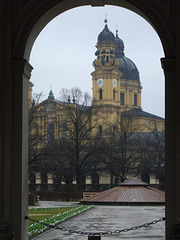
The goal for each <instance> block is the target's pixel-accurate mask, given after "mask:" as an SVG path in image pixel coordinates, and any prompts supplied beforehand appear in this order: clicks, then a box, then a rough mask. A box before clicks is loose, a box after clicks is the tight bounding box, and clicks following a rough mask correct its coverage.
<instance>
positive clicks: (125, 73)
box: [115, 30, 142, 111]
mask: <svg viewBox="0 0 180 240" xmlns="http://www.w3.org/2000/svg"><path fill="white" fill-rule="evenodd" d="M115 44H116V51H115V59H116V60H118V61H119V62H120V64H119V67H118V69H119V70H120V72H121V73H122V76H121V83H120V88H121V92H120V102H121V111H129V110H131V109H141V89H142V87H141V82H140V77H139V71H138V69H137V67H136V65H135V64H134V62H133V61H132V60H131V59H129V58H127V57H125V54H124V42H123V41H122V40H121V39H120V38H119V36H118V31H117V30H116V37H115ZM141 110H142V109H141Z"/></svg>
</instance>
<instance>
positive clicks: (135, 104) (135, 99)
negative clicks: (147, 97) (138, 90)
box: [134, 94, 137, 106]
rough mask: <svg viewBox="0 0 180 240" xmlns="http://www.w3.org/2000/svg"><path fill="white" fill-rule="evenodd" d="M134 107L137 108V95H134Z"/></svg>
mask: <svg viewBox="0 0 180 240" xmlns="http://www.w3.org/2000/svg"><path fill="white" fill-rule="evenodd" d="M134 106H137V94H134Z"/></svg>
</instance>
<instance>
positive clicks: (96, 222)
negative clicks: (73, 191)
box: [33, 202, 165, 240]
mask: <svg viewBox="0 0 180 240" xmlns="http://www.w3.org/2000/svg"><path fill="white" fill-rule="evenodd" d="M72 204H75V203H67V202H40V205H41V206H40V207H42V206H45V207H49V206H65V205H72ZM164 215H165V207H163V206H160V207H159V206H156V207H150V206H143V207H140V206H134V207H131V206H94V208H92V209H90V210H88V211H87V212H85V213H82V214H80V215H78V216H76V217H74V218H72V219H69V220H67V221H66V222H64V223H62V224H60V225H59V226H60V227H65V228H67V229H72V230H80V231H88V232H99V231H114V230H120V229H124V228H129V227H133V226H137V225H141V224H144V223H148V222H152V221H153V220H158V219H160V218H162V217H164ZM35 239H36V240H60V239H63V240H87V239H88V236H87V235H79V234H74V233H73V234H72V233H69V232H62V231H59V230H49V231H47V232H45V233H43V234H41V235H39V236H38V237H35V238H34V239H33V240H35ZM108 239H110V240H117V239H118V240H119V239H128V240H135V239H137V240H138V239H141V240H152V239H154V240H164V239H165V222H164V221H163V222H159V223H157V224H154V225H151V226H149V227H146V228H141V229H138V230H133V231H129V232H125V233H121V234H119V235H115V234H113V235H103V236H102V237H101V240H108Z"/></svg>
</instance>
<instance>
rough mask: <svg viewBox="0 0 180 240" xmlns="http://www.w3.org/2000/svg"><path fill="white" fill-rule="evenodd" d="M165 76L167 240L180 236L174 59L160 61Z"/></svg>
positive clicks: (179, 98) (179, 159)
mask: <svg viewBox="0 0 180 240" xmlns="http://www.w3.org/2000/svg"><path fill="white" fill-rule="evenodd" d="M161 63H162V68H163V69H164V74H165V92H166V95H165V106H166V111H165V119H166V122H165V129H166V133H165V143H166V149H165V153H166V164H165V170H166V219H167V221H166V234H167V239H179V237H180V207H179V202H180V188H179V182H180V175H179V169H180V157H179V156H180V143H179V136H180V128H179V111H180V105H179V102H180V95H179V88H178V87H177V86H178V85H179V83H178V82H179V75H178V68H179V67H180V66H178V64H177V62H176V60H175V59H174V58H163V59H161Z"/></svg>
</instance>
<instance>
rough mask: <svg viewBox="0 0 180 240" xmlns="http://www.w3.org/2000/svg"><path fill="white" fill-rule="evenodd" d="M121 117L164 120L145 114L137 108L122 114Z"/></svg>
mask: <svg viewBox="0 0 180 240" xmlns="http://www.w3.org/2000/svg"><path fill="white" fill-rule="evenodd" d="M121 116H122V117H146V118H154V119H159V120H164V118H162V117H159V116H156V115H154V114H151V113H148V112H145V111H143V110H141V109H139V108H133V109H131V110H129V111H124V112H122V115H121Z"/></svg>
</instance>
